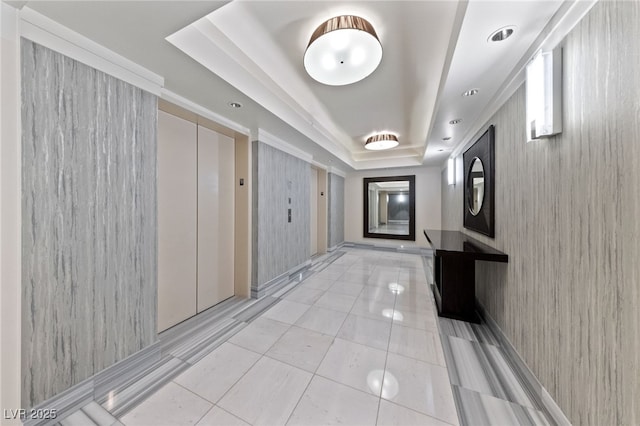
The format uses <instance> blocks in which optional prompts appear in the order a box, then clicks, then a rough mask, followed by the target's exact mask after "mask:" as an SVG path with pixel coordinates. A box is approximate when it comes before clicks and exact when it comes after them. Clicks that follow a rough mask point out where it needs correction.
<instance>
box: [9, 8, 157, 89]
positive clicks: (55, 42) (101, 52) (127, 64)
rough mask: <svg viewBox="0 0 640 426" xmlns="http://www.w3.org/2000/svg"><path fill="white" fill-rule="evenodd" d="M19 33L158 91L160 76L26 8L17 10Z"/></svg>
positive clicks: (78, 59) (116, 75) (101, 69)
mask: <svg viewBox="0 0 640 426" xmlns="http://www.w3.org/2000/svg"><path fill="white" fill-rule="evenodd" d="M19 16H20V35H21V36H22V37H24V38H26V39H28V40H31V41H32V42H34V43H37V44H40V45H42V46H45V47H47V48H49V49H51V50H55V51H56V52H59V53H61V54H63V55H65V56H68V57H70V58H72V59H75V60H77V61H79V62H82V63H83V64H86V65H88V66H90V67H92V68H95V69H97V70H99V71H102V72H104V73H107V74H109V75H111V76H113V77H116V78H118V79H120V80H122V81H125V82H127V83H130V84H132V85H134V86H136V87H139V88H141V89H143V90H146V91H147V92H150V93H153V94H154V95H160V90H161V89H162V87H163V86H164V78H163V77H161V76H159V75H157V74H155V73H153V72H151V71H149V70H148V69H146V68H144V67H142V66H140V65H138V64H136V63H135V62H133V61H130V60H129V59H127V58H125V57H124V56H121V55H119V54H117V53H115V52H114V51H112V50H110V49H107V48H106V47H104V46H102V45H100V44H98V43H96V42H94V41H92V40H90V39H88V38H87V37H85V36H83V35H81V34H79V33H77V32H75V31H73V30H71V29H69V28H67V27H65V26H64V25H62V24H59V23H58V22H56V21H54V20H52V19H50V18H47V17H46V16H44V15H42V14H40V13H38V12H36V11H35V10H33V9H30V8H29V7H28V6H25V7H23V8H22V9H21V10H20V11H19Z"/></svg>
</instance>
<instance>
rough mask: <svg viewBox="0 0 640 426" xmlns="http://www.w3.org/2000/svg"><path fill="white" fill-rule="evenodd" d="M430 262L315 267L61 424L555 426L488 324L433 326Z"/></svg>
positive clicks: (194, 334) (239, 307) (364, 260)
mask: <svg viewBox="0 0 640 426" xmlns="http://www.w3.org/2000/svg"><path fill="white" fill-rule="evenodd" d="M422 265H423V264H422V261H421V258H420V257H418V256H417V255H409V254H400V253H397V252H388V251H372V250H361V249H356V248H350V249H346V248H344V249H342V250H340V251H339V252H337V253H334V254H332V255H331V256H326V257H323V258H321V259H318V260H317V261H315V262H314V264H313V266H312V267H311V269H310V271H307V272H305V273H303V274H302V275H299V276H296V277H295V278H291V280H290V281H288V282H286V283H284V284H283V285H284V288H282V289H280V290H278V291H277V292H276V293H275V294H273V295H271V296H266V297H264V298H262V299H260V300H257V301H256V300H247V299H241V298H233V299H229V300H227V301H225V302H223V303H221V304H219V305H217V306H216V307H215V308H213V309H211V310H209V311H207V312H205V313H203V314H201V315H198V316H197V317H194V318H192V319H191V320H188V321H186V322H185V323H182V324H180V325H178V326H176V327H174V328H172V329H171V330H169V331H167V332H165V333H163V334H161V336H160V343H161V344H162V359H161V361H160V362H159V363H156V364H153V365H152V366H151V367H150V368H149V370H148V371H147V372H146V373H143V374H142V375H139V376H134V377H128V376H126V375H125V376H123V377H122V378H121V379H120V380H116V382H115V384H113V385H112V386H115V387H109V388H108V389H110V390H109V391H108V395H103V396H100V395H102V394H100V395H97V399H96V401H93V402H91V403H89V404H87V405H85V406H83V407H82V408H81V409H80V410H78V411H76V412H74V413H73V414H71V415H69V416H67V417H66V418H64V419H61V420H60V424H62V425H63V426H68V425H83V426H85V425H100V426H119V425H126V426H135V425H188V424H194V425H195V424H197V425H251V424H253V425H262V424H266V425H284V424H291V425H297V424H305V425H306V424H309V425H313V424H317V425H324V424H344V425H374V424H378V425H452V424H453V425H456V424H458V422H459V424H461V425H473V426H476V425H497V424H500V425H502V424H505V425H506V424H509V425H539V424H540V425H544V424H555V422H554V421H553V420H551V417H550V415H549V413H548V412H547V411H546V409H545V408H544V406H543V404H542V403H541V401H539V398H536V397H535V395H534V394H533V393H532V390H531V389H529V388H528V387H527V386H523V385H522V383H524V382H523V381H522V380H521V379H519V375H520V374H521V373H520V372H519V371H517V368H514V364H513V362H512V360H510V359H509V358H508V355H507V354H506V352H505V351H504V350H503V349H504V348H502V347H501V346H500V343H499V339H496V337H495V336H493V334H492V332H491V331H490V330H489V328H488V327H487V326H486V325H484V324H470V323H465V322H461V321H455V320H449V319H446V318H437V316H436V313H435V305H434V300H433V296H432V293H431V292H430V291H429V287H428V285H427V279H426V278H425V276H429V275H430V270H431V265H430V262H427V271H428V272H427V274H425V272H424V269H423V266H422ZM103 392H104V389H103ZM454 404H455V405H454ZM456 406H457V411H456Z"/></svg>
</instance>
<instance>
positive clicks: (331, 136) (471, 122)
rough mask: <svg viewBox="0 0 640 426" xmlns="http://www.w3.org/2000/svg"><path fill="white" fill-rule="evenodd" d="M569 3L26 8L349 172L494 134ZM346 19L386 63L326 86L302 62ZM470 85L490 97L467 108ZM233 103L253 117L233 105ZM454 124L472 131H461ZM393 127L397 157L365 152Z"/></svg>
mask: <svg viewBox="0 0 640 426" xmlns="http://www.w3.org/2000/svg"><path fill="white" fill-rule="evenodd" d="M567 4H568V3H567V2H564V3H563V2H561V1H559V0H558V1H517V0H511V1H510V0H504V1H483V0H472V1H469V2H464V1H455V0H444V1H430V0H425V1H351V2H337V1H335V2H334V1H302V0H300V1H242V0H236V1H234V2H226V1H139V2H134V1H124V2H122V1H103V2H100V1H69V2H58V1H29V2H26V7H29V8H31V9H34V10H36V11H37V12H39V13H41V14H43V15H45V16H48V17H49V18H51V19H53V20H55V21H57V22H59V23H61V24H63V25H65V26H67V27H69V28H70V29H72V30H74V31H76V32H78V33H80V34H82V35H84V36H86V37H88V38H90V39H92V40H94V41H96V42H97V43H99V44H101V45H103V46H105V47H107V48H109V49H111V50H113V51H115V52H116V53H119V54H120V55H122V56H124V57H126V58H128V59H130V60H132V61H134V62H136V63H138V64H140V65H142V66H144V67H145V68H148V69H149V70H151V71H153V72H155V73H156V74H159V75H161V76H163V77H164V78H165V88H166V89H168V90H170V91H172V92H174V93H176V94H178V95H180V96H182V97H184V98H187V99H189V100H191V101H193V102H195V103H197V104H200V105H202V106H203V107H205V108H208V109H209V110H211V111H213V112H214V113H216V114H219V115H222V116H225V117H227V118H228V119H230V120H232V121H234V122H237V123H238V124H240V125H242V126H244V127H248V128H250V129H251V130H252V134H253V135H254V137H255V135H257V129H258V128H261V129H264V130H266V131H268V132H269V133H271V134H273V135H275V136H277V137H279V138H280V139H282V140H284V141H286V142H288V143H290V144H292V145H294V146H296V147H298V148H300V149H302V150H304V151H306V152H308V153H310V154H311V155H313V158H314V160H315V161H316V162H318V163H321V164H324V165H327V166H333V167H336V168H338V169H342V170H344V171H349V170H352V169H372V168H390V167H401V166H416V165H422V164H426V165H440V164H442V163H443V162H444V161H445V160H446V158H448V157H449V156H450V155H451V153H452V151H454V150H455V149H456V148H459V147H460V145H461V144H465V143H467V142H468V140H469V138H470V137H472V136H473V134H474V133H475V132H476V131H477V130H478V129H479V126H482V125H483V124H484V121H486V120H487V117H486V115H487V112H488V111H489V110H491V108H495V107H497V106H496V100H497V99H498V98H499V97H500V95H501V93H502V92H504V87H505V85H507V84H510V83H513V79H514V74H516V73H518V72H520V69H521V67H522V64H523V63H524V62H523V61H526V59H527V58H528V56H529V55H531V50H532V48H535V47H536V46H535V44H536V43H539V41H540V39H541V36H542V35H544V34H545V32H546V31H548V27H549V25H548V23H549V22H550V20H551V21H552V22H554V21H559V20H560V18H561V17H559V16H558V15H560V14H563V13H566V11H567V10H568V7H567ZM342 14H355V15H359V16H362V17H364V18H366V19H367V20H369V21H370V22H371V23H372V24H373V26H374V27H375V29H376V31H377V33H378V36H379V38H380V40H381V43H382V45H383V52H384V53H383V58H382V62H381V64H380V67H379V68H378V69H377V70H376V71H375V72H374V73H373V74H372V75H370V76H369V77H367V78H366V79H364V80H362V81H361V82H358V83H354V84H352V85H348V86H340V87H332V86H324V85H322V84H320V83H317V82H316V81H314V80H313V79H311V78H310V77H309V76H308V75H307V74H306V72H305V71H304V67H303V65H302V55H303V53H304V50H305V48H306V46H307V43H308V40H309V37H310V35H311V33H312V32H313V31H314V30H315V28H316V27H317V26H318V25H319V24H321V23H322V22H323V21H324V20H326V19H328V18H330V17H332V16H337V15H342ZM554 15H555V16H554ZM507 25H515V26H516V31H515V34H514V36H513V37H511V38H510V39H508V40H506V41H504V42H500V43H489V42H487V38H488V37H489V35H490V34H491V33H492V32H493V31H495V30H497V29H498V28H501V27H504V26H507ZM545 27H547V28H545ZM167 38H168V39H167ZM471 88H477V89H479V93H478V94H477V95H475V96H473V97H462V93H463V92H464V91H465V90H468V89H471ZM232 101H233V102H240V103H241V104H242V105H243V107H242V108H240V109H233V108H231V107H229V105H228V104H229V102H232ZM454 118H462V120H463V121H462V122H461V123H460V124H458V125H455V126H451V125H449V124H448V122H449V121H450V120H452V119H454ZM483 120H484V121H483ZM523 126H524V124H523ZM382 130H387V131H392V132H394V133H396V134H397V135H398V136H399V140H400V145H399V147H397V148H394V149H391V150H388V151H382V152H370V151H366V150H364V148H363V145H364V140H365V138H366V137H367V136H368V135H370V134H371V133H373V132H375V131H382ZM523 131H524V130H523ZM444 137H451V139H450V140H449V141H447V142H445V141H443V140H442V139H443V138H444Z"/></svg>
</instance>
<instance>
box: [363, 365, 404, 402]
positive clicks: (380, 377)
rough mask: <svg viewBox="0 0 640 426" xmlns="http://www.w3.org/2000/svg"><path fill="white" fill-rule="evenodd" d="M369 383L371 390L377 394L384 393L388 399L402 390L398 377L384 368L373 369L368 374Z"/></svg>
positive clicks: (384, 396) (383, 395)
mask: <svg viewBox="0 0 640 426" xmlns="http://www.w3.org/2000/svg"><path fill="white" fill-rule="evenodd" d="M367 385H368V386H369V389H371V392H373V393H375V394H376V395H380V393H382V397H383V398H387V399H391V398H393V397H395V396H396V395H397V394H398V391H399V390H400V384H399V383H398V379H396V378H395V376H394V375H393V374H391V373H389V372H388V371H387V372H386V373H385V372H384V370H373V371H371V372H369V374H368V375H367Z"/></svg>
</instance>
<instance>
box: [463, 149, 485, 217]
mask: <svg viewBox="0 0 640 426" xmlns="http://www.w3.org/2000/svg"><path fill="white" fill-rule="evenodd" d="M467 189H468V190H467V194H468V197H469V211H470V212H471V214H472V215H474V216H476V215H477V214H478V213H480V209H482V201H483V200H484V166H483V165H482V161H481V160H480V159H479V158H478V157H475V158H474V159H473V161H472V162H471V167H470V170H469V178H468V180H467Z"/></svg>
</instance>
